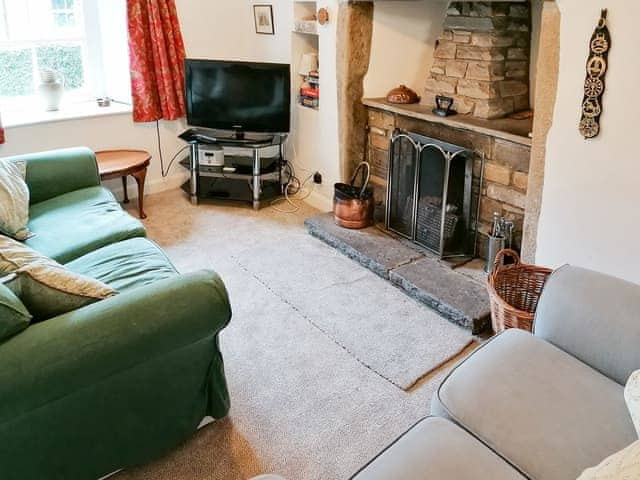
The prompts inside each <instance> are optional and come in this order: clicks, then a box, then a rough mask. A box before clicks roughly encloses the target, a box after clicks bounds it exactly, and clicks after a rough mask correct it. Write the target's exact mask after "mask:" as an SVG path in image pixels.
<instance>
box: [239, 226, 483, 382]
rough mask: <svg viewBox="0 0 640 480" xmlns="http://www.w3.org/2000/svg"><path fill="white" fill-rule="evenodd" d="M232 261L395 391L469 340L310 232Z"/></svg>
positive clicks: (269, 243) (460, 330) (466, 334)
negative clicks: (385, 381)
mask: <svg viewBox="0 0 640 480" xmlns="http://www.w3.org/2000/svg"><path fill="white" fill-rule="evenodd" d="M234 258H237V261H238V264H239V265H240V266H241V267H242V268H243V269H244V270H245V271H246V272H247V273H249V274H251V275H252V276H253V277H254V278H255V279H256V280H258V281H259V282H260V283H261V284H262V285H263V287H265V288H267V289H268V290H270V291H271V292H272V293H273V294H275V295H276V296H277V297H279V298H280V299H281V300H282V301H283V302H285V303H287V304H288V305H290V306H292V307H293V308H294V309H295V310H296V311H297V312H298V313H299V314H300V315H301V316H302V317H303V318H305V319H307V320H308V321H309V322H310V323H311V324H312V325H314V326H315V327H316V328H318V329H319V330H320V331H322V332H323V333H325V334H326V335H327V336H328V337H329V338H331V339H332V340H333V341H335V342H336V343H337V344H338V345H340V346H341V347H342V348H344V349H345V350H346V351H347V352H349V353H350V354H351V355H353V356H354V357H355V358H356V359H357V360H358V361H359V362H360V363H362V365H364V366H366V367H368V368H370V369H371V370H373V371H374V372H376V373H377V374H378V375H380V376H381V377H382V378H384V379H386V380H388V381H389V382H391V383H393V384H394V385H396V386H397V387H399V388H402V389H403V390H408V389H410V388H411V387H412V386H413V385H414V384H415V383H416V382H417V381H418V380H420V378H422V377H424V376H425V375H426V374H428V373H429V372H431V371H433V370H434V369H436V368H438V367H439V366H440V365H442V364H444V363H446V362H447V361H449V360H450V359H451V358H452V357H454V356H456V355H458V354H459V353H460V352H461V351H462V350H463V349H465V348H466V347H467V346H468V345H469V344H470V343H471V341H472V338H471V334H470V333H469V331H468V330H465V329H463V328H460V327H458V326H456V325H453V324H452V323H451V322H449V321H447V320H446V319H444V318H442V317H441V316H439V315H438V314H437V313H436V312H434V311H432V310H429V309H427V308H424V306H423V305H420V304H419V303H417V302H416V301H415V300H413V299H412V298H409V297H408V296H407V295H406V294H404V293H403V292H401V291H400V290H398V289H396V288H393V287H391V288H390V285H389V283H388V282H387V281H385V280H383V279H381V278H380V277H378V276H377V275H376V274H374V273H372V272H370V271H369V270H367V269H365V268H361V267H360V266H359V265H358V264H357V263H355V262H354V261H352V260H350V259H349V258H347V257H345V256H344V255H342V254H341V253H339V252H338V251H336V250H335V249H333V248H331V247H329V246H327V245H324V244H318V241H317V240H316V239H315V238H313V237H311V236H310V235H304V234H303V235H300V234H292V235H291V236H288V237H285V238H283V239H278V240H274V241H266V242H264V243H263V244H262V245H260V246H258V247H254V248H250V249H248V250H247V251H246V252H243V253H242V254H240V255H239V256H238V257H234Z"/></svg>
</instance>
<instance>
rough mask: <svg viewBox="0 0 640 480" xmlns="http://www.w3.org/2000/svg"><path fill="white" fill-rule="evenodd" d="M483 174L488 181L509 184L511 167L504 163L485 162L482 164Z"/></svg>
mask: <svg viewBox="0 0 640 480" xmlns="http://www.w3.org/2000/svg"><path fill="white" fill-rule="evenodd" d="M484 176H485V179H486V180H487V181H489V182H495V183H500V184H502V185H509V184H511V169H510V168H509V167H507V166H505V165H500V164H498V163H493V162H486V163H485V166H484Z"/></svg>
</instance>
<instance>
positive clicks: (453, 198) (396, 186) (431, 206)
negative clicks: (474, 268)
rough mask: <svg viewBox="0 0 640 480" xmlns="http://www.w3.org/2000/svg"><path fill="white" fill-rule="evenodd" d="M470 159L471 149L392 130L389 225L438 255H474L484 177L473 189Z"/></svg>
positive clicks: (388, 207) (391, 228) (389, 173)
mask: <svg viewBox="0 0 640 480" xmlns="http://www.w3.org/2000/svg"><path fill="white" fill-rule="evenodd" d="M438 162H440V165H441V166H442V168H441V169H440V166H439V165H438ZM473 162H474V153H473V152H471V151H470V150H467V149H465V148H462V147H460V146H457V145H453V144H450V143H446V142H442V141H440V140H436V139H433V138H429V137H426V136H423V135H418V134H415V133H411V132H404V131H401V130H396V131H395V132H394V134H393V136H392V137H391V143H390V148H389V168H388V173H387V202H386V211H385V223H386V227H387V229H388V230H390V231H392V232H394V233H397V234H399V235H401V236H403V237H405V238H407V239H409V240H411V241H412V242H414V243H416V244H417V245H420V246H421V247H423V248H426V249H427V250H429V251H431V252H433V253H435V254H436V255H438V256H439V257H440V258H441V259H445V258H453V257H467V256H475V253H476V251H475V248H476V238H477V227H478V209H479V201H480V188H479V185H480V184H481V182H482V179H480V184H477V185H476V188H474V183H473V182H474V179H473ZM483 163H484V159H483ZM482 167H483V168H482V171H484V165H483V166H482ZM440 170H442V171H440ZM423 189H424V190H425V191H424V192H423ZM429 190H430V191H429ZM474 190H475V194H474ZM434 191H435V192H436V193H435V194H434V193H433V192H434ZM438 197H439V198H438Z"/></svg>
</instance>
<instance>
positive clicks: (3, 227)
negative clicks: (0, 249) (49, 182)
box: [0, 159, 32, 240]
mask: <svg viewBox="0 0 640 480" xmlns="http://www.w3.org/2000/svg"><path fill="white" fill-rule="evenodd" d="M25 174H26V164H25V163H24V162H17V161H16V162H13V161H10V160H7V159H5V160H2V159H0V232H2V233H4V234H5V235H9V236H10V237H12V238H15V239H17V240H25V239H27V238H29V237H30V236H31V235H32V234H31V232H29V229H28V228H27V222H28V221H29V188H28V187H27V184H26V183H25V181H24V177H25Z"/></svg>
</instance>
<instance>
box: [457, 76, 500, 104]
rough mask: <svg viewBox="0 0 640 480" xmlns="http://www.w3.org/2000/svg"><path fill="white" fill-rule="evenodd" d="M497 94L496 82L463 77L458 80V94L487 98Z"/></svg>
mask: <svg viewBox="0 0 640 480" xmlns="http://www.w3.org/2000/svg"><path fill="white" fill-rule="evenodd" d="M498 94H499V92H498V85H497V82H482V81H478V80H467V79H464V78H463V79H460V80H459V81H458V95H464V96H466V97H471V98H475V99H487V100H488V99H491V98H495V97H496V96H497V95H498Z"/></svg>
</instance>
